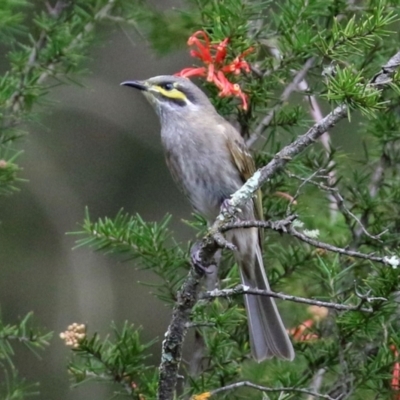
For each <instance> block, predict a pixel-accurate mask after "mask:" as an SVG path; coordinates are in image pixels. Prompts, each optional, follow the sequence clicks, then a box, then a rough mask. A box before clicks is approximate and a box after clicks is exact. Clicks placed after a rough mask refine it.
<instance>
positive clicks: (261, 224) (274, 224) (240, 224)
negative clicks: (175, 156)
mask: <svg viewBox="0 0 400 400" xmlns="http://www.w3.org/2000/svg"><path fill="white" fill-rule="evenodd" d="M295 219H296V216H295V215H291V216H289V217H288V218H285V219H282V220H279V221H235V222H230V223H227V224H224V225H223V226H222V227H221V228H220V231H221V232H226V231H229V230H231V229H238V228H267V229H272V230H274V231H277V232H280V233H286V234H289V235H291V236H293V237H295V238H297V239H299V240H301V241H302V242H305V243H308V244H309V245H311V246H314V247H316V248H320V249H325V250H328V251H332V252H333V253H338V254H343V255H347V256H349V257H356V258H361V259H364V260H369V261H374V262H378V263H381V264H384V265H388V262H387V259H386V257H379V256H375V255H374V253H371V254H366V253H361V252H359V251H355V250H347V249H344V248H342V247H337V246H334V245H331V244H329V243H324V242H321V241H319V240H316V239H313V238H311V237H309V236H307V235H306V234H304V233H301V232H299V231H297V230H296V229H295V228H293V226H292V222H293V221H294V220H295Z"/></svg>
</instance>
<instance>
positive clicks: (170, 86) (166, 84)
mask: <svg viewBox="0 0 400 400" xmlns="http://www.w3.org/2000/svg"><path fill="white" fill-rule="evenodd" d="M163 88H164V89H165V90H172V89H173V88H174V85H173V84H172V83H165V84H164V85H163Z"/></svg>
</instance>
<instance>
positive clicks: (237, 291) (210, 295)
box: [199, 285, 381, 313]
mask: <svg viewBox="0 0 400 400" xmlns="http://www.w3.org/2000/svg"><path fill="white" fill-rule="evenodd" d="M242 294H254V295H256V296H267V297H273V298H275V299H280V300H286V301H292V302H294V303H301V304H309V305H312V306H318V307H326V308H332V309H334V310H337V311H362V312H366V313H372V312H373V309H372V308H365V307H360V304H358V305H356V306H349V305H346V304H340V303H331V302H328V301H321V300H315V299H308V298H305V297H299V296H293V295H290V294H284V293H278V292H274V291H272V290H262V289H255V288H250V287H248V286H243V285H237V286H236V287H234V288H232V289H214V290H212V291H209V292H204V293H202V294H200V297H199V298H200V300H209V299H215V298H217V297H232V296H237V295H242ZM377 300H381V299H377ZM362 302H365V300H362Z"/></svg>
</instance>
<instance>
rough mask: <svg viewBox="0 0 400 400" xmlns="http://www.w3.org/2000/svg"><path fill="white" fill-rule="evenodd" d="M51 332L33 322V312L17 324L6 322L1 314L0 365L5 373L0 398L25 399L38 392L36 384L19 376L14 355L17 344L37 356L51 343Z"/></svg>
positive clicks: (8, 399) (2, 372)
mask: <svg viewBox="0 0 400 400" xmlns="http://www.w3.org/2000/svg"><path fill="white" fill-rule="evenodd" d="M51 337H52V333H51V332H46V333H42V332H41V330H40V329H38V328H36V327H35V326H34V323H33V313H28V314H27V315H26V316H25V317H24V319H23V320H21V322H19V323H18V324H16V325H9V324H7V325H6V324H4V323H3V321H2V318H1V316H0V367H1V369H2V371H1V374H2V375H3V376H2V378H1V380H0V382H1V383H0V398H2V399H7V400H19V399H24V398H26V397H27V396H32V395H36V394H38V392H37V385H36V384H28V383H26V382H25V380H24V379H21V378H19V376H18V371H17V369H16V367H15V365H14V364H13V361H12V357H13V356H14V353H15V350H14V348H15V346H16V345H21V344H22V345H24V346H25V347H27V348H28V349H29V350H30V351H31V352H33V353H34V354H35V355H36V356H39V354H38V350H43V349H44V348H45V347H47V346H48V345H49V340H50V339H51Z"/></svg>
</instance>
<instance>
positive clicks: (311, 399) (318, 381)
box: [307, 368, 326, 400]
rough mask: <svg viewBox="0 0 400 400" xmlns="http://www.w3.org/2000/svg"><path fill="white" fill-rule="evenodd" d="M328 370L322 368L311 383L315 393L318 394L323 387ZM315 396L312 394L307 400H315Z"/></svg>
mask: <svg viewBox="0 0 400 400" xmlns="http://www.w3.org/2000/svg"><path fill="white" fill-rule="evenodd" d="M325 372H326V369H325V368H320V369H319V370H318V371H317V373H316V374H315V375H314V377H313V380H312V382H311V387H310V388H311V389H312V391H313V392H318V391H319V389H320V387H321V385H322V379H323V377H324V375H325ZM315 398H316V397H315V395H313V394H311V395H310V396H308V397H307V400H315Z"/></svg>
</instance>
